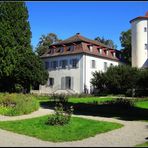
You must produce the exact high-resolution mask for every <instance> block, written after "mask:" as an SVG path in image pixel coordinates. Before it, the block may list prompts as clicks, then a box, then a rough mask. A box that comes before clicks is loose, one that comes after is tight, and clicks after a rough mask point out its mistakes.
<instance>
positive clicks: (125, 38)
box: [120, 29, 132, 65]
mask: <svg viewBox="0 0 148 148" xmlns="http://www.w3.org/2000/svg"><path fill="white" fill-rule="evenodd" d="M120 41H121V46H122V47H123V49H121V51H122V54H123V56H124V59H125V61H126V63H127V64H129V65H131V50H132V45H131V29H129V30H127V31H122V32H121V36H120Z"/></svg>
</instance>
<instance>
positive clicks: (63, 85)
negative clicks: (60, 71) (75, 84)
mask: <svg viewBox="0 0 148 148" xmlns="http://www.w3.org/2000/svg"><path fill="white" fill-rule="evenodd" d="M61 89H65V77H62V78H61Z"/></svg>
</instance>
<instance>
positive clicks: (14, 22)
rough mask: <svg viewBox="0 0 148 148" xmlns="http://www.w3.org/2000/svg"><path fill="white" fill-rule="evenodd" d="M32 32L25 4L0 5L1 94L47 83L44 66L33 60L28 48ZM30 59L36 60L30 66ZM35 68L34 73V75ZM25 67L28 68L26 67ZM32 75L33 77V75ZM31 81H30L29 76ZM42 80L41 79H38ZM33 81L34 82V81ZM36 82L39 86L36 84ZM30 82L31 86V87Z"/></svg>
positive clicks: (33, 57) (2, 3) (9, 3)
mask: <svg viewBox="0 0 148 148" xmlns="http://www.w3.org/2000/svg"><path fill="white" fill-rule="evenodd" d="M31 35H32V34H31V31H30V24H29V21H28V10H27V7H26V5H25V3H24V2H1V3H0V91H9V92H12V91H15V85H16V84H20V85H22V87H24V88H27V89H28V91H29V88H30V86H31V85H33V84H34V83H35V82H36V81H37V82H38V83H41V82H43V81H45V80H43V79H47V72H45V70H44V68H43V67H42V66H43V63H42V62H41V61H40V59H38V58H37V57H35V56H36V55H35V54H34V53H33V51H32V47H31ZM31 59H34V60H36V61H35V62H32V61H31ZM30 62H32V63H34V64H35V63H36V65H38V66H37V67H38V69H36V70H37V72H38V73H39V74H40V76H39V74H38V75H36V73H37V72H34V71H33V68H32V67H34V66H36V65H33V64H32V66H29V63H30ZM26 63H28V67H26ZM33 72H34V74H33ZM32 75H33V76H34V77H31V76H32ZM39 77H41V78H43V79H41V78H39ZM35 78H36V79H35ZM38 78H39V80H40V81H41V82H39V81H38ZM32 80H34V81H33V83H32Z"/></svg>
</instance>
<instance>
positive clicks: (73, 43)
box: [39, 33, 121, 93]
mask: <svg viewBox="0 0 148 148" xmlns="http://www.w3.org/2000/svg"><path fill="white" fill-rule="evenodd" d="M41 58H42V60H43V61H44V63H45V68H46V69H47V70H48V72H49V79H48V81H47V84H46V85H40V88H39V91H40V93H63V92H64V93H84V92H85V93H91V92H92V91H93V87H92V85H91V83H90V80H91V78H92V73H93V72H95V71H102V72H104V71H106V70H107V68H108V67H109V66H115V65H119V64H120V63H121V62H120V61H121V53H120V51H118V50H115V49H111V48H109V47H107V46H105V45H104V44H101V43H99V42H98V41H94V40H90V39H88V38H85V37H83V36H81V35H80V34H79V33H77V34H76V35H74V36H72V37H70V38H68V39H66V40H63V41H61V42H59V43H54V44H52V45H51V46H49V49H48V50H47V51H46V52H45V53H44V54H43V55H42V56H41Z"/></svg>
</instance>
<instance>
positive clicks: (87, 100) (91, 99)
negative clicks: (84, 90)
mask: <svg viewBox="0 0 148 148" xmlns="http://www.w3.org/2000/svg"><path fill="white" fill-rule="evenodd" d="M113 99H115V98H112V97H104V98H103V97H85V98H74V97H72V98H70V99H69V102H70V103H93V102H97V103H102V102H105V101H111V100H113Z"/></svg>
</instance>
